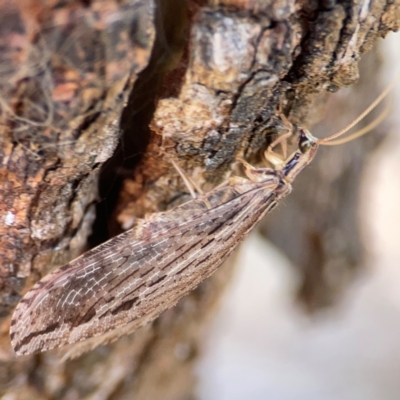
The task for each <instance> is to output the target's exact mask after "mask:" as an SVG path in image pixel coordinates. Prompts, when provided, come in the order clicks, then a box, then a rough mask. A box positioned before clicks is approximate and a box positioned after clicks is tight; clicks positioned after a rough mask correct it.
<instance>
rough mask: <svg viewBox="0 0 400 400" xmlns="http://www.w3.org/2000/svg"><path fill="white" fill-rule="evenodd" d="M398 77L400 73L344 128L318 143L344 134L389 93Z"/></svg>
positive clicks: (322, 143)
mask: <svg viewBox="0 0 400 400" xmlns="http://www.w3.org/2000/svg"><path fill="white" fill-rule="evenodd" d="M399 78H400V75H398V76H397V78H396V79H394V80H393V81H392V83H391V84H390V85H389V86H388V87H387V88H386V89H385V90H384V91H383V92H382V93H381V94H380V95H379V96H378V97H377V98H376V99H375V101H374V102H373V103H372V104H371V105H370V106H369V107H368V108H367V109H366V110H365V111H364V112H362V113H361V114H360V115H359V116H358V117H357V118H356V119H355V120H354V121H353V122H352V123H350V124H349V125H347V126H346V127H345V128H343V129H342V130H340V131H339V132H337V133H334V134H333V135H330V136H328V137H326V138H323V139H320V140H318V143H319V144H321V145H328V144H327V142H330V141H331V140H332V139H336V138H337V137H339V136H342V135H344V134H345V133H346V132H348V131H349V130H350V129H351V128H352V127H353V126H354V125H356V124H358V123H359V122H360V121H361V120H362V119H363V118H364V117H365V116H366V115H368V114H369V113H370V112H371V111H372V110H373V109H374V108H375V107H376V106H377V105H378V104H379V103H380V102H381V101H382V100H383V99H384V98H385V97H386V96H387V95H388V94H389V92H390V91H391V90H392V89H393V88H394V86H395V85H396V83H397V81H398V80H399ZM371 129H372V128H371ZM356 133H358V132H356ZM360 136H361V135H360Z"/></svg>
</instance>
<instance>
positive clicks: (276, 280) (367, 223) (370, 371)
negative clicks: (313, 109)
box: [198, 33, 400, 400]
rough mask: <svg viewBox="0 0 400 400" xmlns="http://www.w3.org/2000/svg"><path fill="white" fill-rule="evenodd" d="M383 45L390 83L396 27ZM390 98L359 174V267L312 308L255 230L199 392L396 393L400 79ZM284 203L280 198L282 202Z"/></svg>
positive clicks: (205, 395) (399, 366)
mask: <svg viewBox="0 0 400 400" xmlns="http://www.w3.org/2000/svg"><path fill="white" fill-rule="evenodd" d="M380 54H381V56H382V60H383V63H384V65H383V66H382V68H381V69H380V71H381V72H380V74H379V76H377V77H376V80H377V82H378V81H380V82H382V87H384V86H385V85H387V84H389V83H390V81H391V80H393V77H395V76H396V75H398V74H399V71H400V34H399V33H397V34H391V35H389V36H388V37H387V38H386V39H385V40H382V41H381V43H380ZM343 92H344V91H340V92H339V93H338V94H337V95H336V96H347V98H350V99H351V94H352V93H351V92H352V89H349V90H348V93H345V94H343ZM391 98H392V100H393V108H392V112H391V116H390V117H389V118H388V121H387V122H386V123H385V127H389V130H388V132H387V135H386V136H385V139H384V140H383V141H382V142H381V143H380V145H379V146H378V148H377V150H376V151H375V152H373V153H372V156H369V157H368V159H367V160H365V161H366V164H365V165H364V167H363V169H362V173H360V176H359V178H360V182H361V186H360V191H359V196H358V207H357V213H358V215H357V217H358V225H359V226H358V229H359V232H360V235H361V241H362V246H363V254H364V255H363V259H364V261H363V264H364V265H363V266H362V268H361V271H360V272H358V273H357V274H356V275H355V276H354V277H353V278H352V282H351V283H350V284H349V285H348V287H347V290H346V291H345V293H344V294H342V295H341V296H340V300H339V301H336V302H333V304H332V305H330V306H329V307H324V308H322V309H319V310H317V311H315V310H314V311H313V312H311V313H309V312H306V311H305V310H304V308H303V307H302V306H301V305H300V304H299V302H297V301H296V300H295V299H296V296H297V291H298V287H299V284H300V282H299V274H297V273H296V267H295V266H293V264H292V262H291V261H290V260H289V259H288V258H287V257H286V256H285V254H284V253H283V252H280V251H279V250H278V249H277V248H276V247H274V246H273V245H272V244H270V243H268V242H267V241H266V240H265V239H263V238H261V236H259V234H257V233H254V234H252V236H251V237H250V238H249V239H248V240H247V241H246V242H245V244H244V245H243V246H242V249H241V253H240V260H239V262H238V266H237V270H236V273H235V276H234V278H233V281H232V284H231V286H230V288H229V289H228V290H227V291H226V293H225V296H224V299H223V301H222V305H221V307H220V309H219V311H218V312H217V314H216V316H215V318H214V320H213V322H212V329H211V330H210V332H209V334H208V336H207V338H206V342H205V345H204V347H205V351H204V354H203V357H202V360H201V362H200V365H199V367H198V377H199V389H198V390H199V398H200V399H201V400H214V399H215V400H217V399H218V400H225V399H230V400H236V399H245V398H248V399H252V400H258V399H267V398H268V399H279V400H292V399H293V400H294V399H296V400H301V399H308V400H314V399H318V400H333V399H339V398H340V399H342V400H355V399H364V400H369V399H371V400H372V399H385V400H391V399H393V400H394V399H398V398H399V391H400V379H399V376H400V290H399V285H400V178H399V171H400V140H399V139H400V137H399V135H400V84H398V85H397V86H396V88H395V89H394V90H393V92H392V95H391ZM341 128H342V126H332V127H331V129H330V130H329V132H326V134H329V133H332V132H335V131H337V130H339V129H341ZM312 131H313V132H314V133H315V130H312ZM315 134H316V135H318V133H315ZM373 134H374V133H371V135H373ZM344 146H346V145H344ZM338 149H339V147H338ZM330 150H333V149H331V148H328V149H324V154H326V153H328V152H329V151H330ZM336 151H337V150H336ZM339 151H340V150H339ZM295 190H296V185H295ZM288 207H289V205H288V202H284V203H283V204H282V205H281V206H280V210H281V209H284V211H285V210H286V211H287V208H288Z"/></svg>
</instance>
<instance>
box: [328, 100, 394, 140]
mask: <svg viewBox="0 0 400 400" xmlns="http://www.w3.org/2000/svg"><path fill="white" fill-rule="evenodd" d="M391 109H392V107H391V105H389V106H387V107H386V108H385V109H384V110H383V111H382V112H381V113H380V114H379V115H378V117H377V118H375V119H374V120H373V121H372V122H370V123H369V124H368V125H367V126H365V127H364V128H362V129H360V130H358V131H356V132H354V133H352V134H351V135H350V136H347V137H345V138H342V139H338V140H330V141H329V142H323V143H320V144H321V145H323V146H337V145H339V144H344V143H347V142H351V141H352V140H354V139H357V138H359V137H360V136H363V135H365V134H366V133H368V132H370V131H372V129H374V128H375V127H376V126H378V125H379V124H380V123H381V122H382V121H383V120H384V119H385V118H386V117H387V116H388V115H389V113H390V111H391Z"/></svg>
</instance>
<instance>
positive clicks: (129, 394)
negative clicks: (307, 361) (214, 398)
mask: <svg viewBox="0 0 400 400" xmlns="http://www.w3.org/2000/svg"><path fill="white" fill-rule="evenodd" d="M0 7H1V13H0V16H1V17H0V18H1V21H0V27H1V30H0V41H1V45H2V52H1V59H0V63H1V69H0V71H1V72H0V74H1V75H0V88H1V89H0V90H1V97H0V106H1V119H2V121H1V135H0V149H1V150H0V151H1V153H0V156H1V182H0V188H1V190H0V196H1V201H0V210H1V213H0V241H1V243H0V278H1V284H0V290H1V298H0V311H1V316H2V317H3V320H2V325H1V342H0V357H1V360H2V361H1V366H0V368H1V369H0V385H1V393H2V394H4V393H7V394H8V395H9V396H11V397H10V398H15V399H32V398H35V399H48V398H58V399H94V398H102V399H106V398H113V399H128V398H129V399H132V398H136V399H152V400H155V399H163V400H165V399H189V398H192V397H193V390H194V389H193V388H194V383H195V380H194V378H193V373H192V368H193V365H194V362H195V360H196V354H197V351H198V347H199V342H200V338H201V336H202V332H203V328H204V326H205V322H206V320H207V316H208V315H209V314H210V312H211V311H212V308H213V305H215V304H216V301H217V300H218V297H219V295H220V293H221V291H222V288H223V287H224V285H225V284H226V281H227V280H228V278H229V275H230V273H231V268H229V265H226V266H224V267H223V268H221V269H220V271H218V273H217V274H215V276H213V277H212V278H211V279H209V280H208V281H207V282H204V284H202V285H201V286H200V287H199V288H198V289H197V290H196V291H195V292H194V293H193V294H191V295H190V296H188V297H187V298H185V299H183V300H182V301H181V302H180V303H179V305H178V306H177V307H175V308H174V309H172V310H170V311H168V312H166V313H164V315H163V316H162V317H161V318H159V319H158V320H157V321H156V322H155V323H154V324H152V325H151V326H147V327H145V328H144V329H142V330H140V331H139V332H137V333H136V334H134V335H131V336H129V337H124V338H122V339H121V340H119V341H118V342H116V343H114V344H112V345H109V346H106V347H101V348H98V349H97V350H96V351H93V352H91V353H90V354H87V355H84V356H82V357H80V358H79V359H76V360H73V361H68V362H64V363H59V362H58V355H57V354H56V353H48V354H42V355H37V356H33V357H26V358H20V359H16V358H15V357H14V355H13V352H12V350H11V347H10V342H9V338H8V327H9V317H10V314H11V312H12V310H13V308H14V306H15V305H16V303H17V302H18V300H19V299H20V296H21V295H22V294H23V293H25V292H26V291H27V290H28V289H29V287H31V286H32V284H33V283H34V282H36V281H37V280H38V279H40V277H41V276H43V275H45V274H46V273H48V272H49V271H50V270H52V269H53V268H55V267H57V266H60V265H62V264H63V263H65V262H66V261H67V260H69V259H71V258H74V257H75V256H76V255H77V254H79V253H81V252H82V251H83V250H84V249H85V247H86V245H87V243H88V236H89V234H90V232H91V228H92V225H93V221H94V218H95V203H96V200H97V199H98V198H100V199H101V200H102V202H101V203H100V206H99V207H98V209H97V220H96V223H95V225H94V229H93V231H94V234H93V235H92V237H91V239H90V243H91V245H93V244H95V243H98V242H99V241H102V240H105V239H106V238H107V237H108V236H109V235H113V234H116V233H118V232H119V231H120V230H121V229H125V228H127V227H129V225H130V224H131V223H132V219H133V218H137V217H142V216H143V215H144V214H145V213H148V212H154V211H158V210H164V209H166V208H169V207H173V206H174V205H175V204H177V203H178V202H181V201H183V200H185V199H186V195H185V193H186V190H185V188H184V185H183V183H182V182H181V180H180V179H179V178H178V176H177V175H176V173H175V172H174V170H173V169H172V167H171V165H170V164H169V163H168V162H167V161H166V160H165V157H163V155H162V153H161V152H160V146H161V145H164V147H165V148H166V150H165V151H166V152H169V153H170V154H173V155H174V156H175V157H176V158H177V159H178V160H179V162H180V164H181V165H182V166H183V167H184V169H185V170H186V171H187V174H188V175H190V176H191V177H193V179H194V180H196V182H197V183H198V184H200V185H201V186H202V188H203V190H208V189H209V188H211V187H214V186H215V185H216V184H218V183H220V182H221V181H223V180H224V179H226V177H227V176H229V174H230V173H231V170H232V165H233V163H234V161H235V158H236V157H237V156H238V155H242V156H245V157H246V158H247V159H249V160H250V161H251V162H257V161H258V160H259V159H260V153H261V150H262V149H264V148H265V146H266V145H267V144H268V142H269V141H270V139H271V136H270V135H267V133H269V132H272V131H277V130H279V127H280V124H279V121H278V120H277V119H276V117H275V115H276V110H277V107H278V105H279V104H281V105H283V110H284V112H285V113H286V114H287V115H288V116H289V118H290V120H291V121H292V122H293V123H305V122H306V121H307V120H308V121H309V119H307V118H308V116H309V115H310V111H312V113H311V114H312V115H311V119H312V120H313V121H315V120H316V119H317V118H318V115H319V111H318V110H319V108H318V107H317V105H318V104H323V101H321V98H325V97H327V96H326V92H327V91H337V90H338V89H340V88H341V87H344V86H346V85H349V84H351V83H354V82H355V81H356V80H357V78H358V67H357V65H358V61H359V58H360V56H361V54H362V53H364V52H366V51H367V50H369V49H370V48H371V47H372V45H373V44H374V42H375V40H376V38H377V37H379V36H384V35H385V34H386V33H387V32H388V31H390V30H396V29H398V25H399V21H400V4H399V1H398V0H396V1H394V2H393V1H378V0H377V1H373V2H367V3H365V4H364V3H362V4H359V3H358V2H355V1H347V2H341V4H336V2H334V1H331V2H323V1H321V2H317V1H315V2H309V1H306V2H296V3H295V2H294V1H290V0H281V1H279V0H277V1H268V2H267V1H261V0H259V1H256V0H254V1H244V0H242V1H239V0H230V1H213V2H211V1H210V2H209V3H208V4H207V3H206V2H202V1H197V2H196V1H192V2H191V1H188V2H187V3H184V2H182V1H178V0H175V1H172V0H170V1H164V2H160V3H158V4H154V3H153V2H152V1H150V0H143V1H138V0H130V1H129V0H126V1H112V0H106V1H96V0H93V1H83V0H82V1H70V2H68V3H66V2H59V3H58V2H57V1H53V2H39V1H38V2H35V1H32V2H28V1H22V2H17V1H15V2H14V3H13V2H9V1H8V2H7V1H3V2H0ZM307 125H308V124H307ZM332 130H335V129H332ZM118 143H119V145H118ZM117 145H118V147H117ZM370 147H371V146H367V147H365V148H364V147H363V146H361V145H360V144H359V143H357V144H354V145H353V146H352V147H349V148H350V149H352V150H350V153H349V154H348V155H346V156H340V158H341V159H343V160H344V162H345V165H346V168H345V167H340V168H342V169H340V170H339V172H337V176H341V177H342V176H343V177H344V176H345V172H346V176H350V178H349V177H347V178H343V177H342V178H341V179H343V180H344V181H341V180H338V181H337V182H336V181H335V185H332V183H331V182H332V181H333V178H332V177H331V176H329V174H327V173H326V171H325V173H324V172H323V168H319V167H317V166H314V169H313V170H314V172H316V171H317V172H316V173H317V174H318V175H319V177H320V178H319V179H320V180H319V181H318V184H319V183H320V182H321V184H322V182H324V184H326V185H327V187H329V188H330V190H331V193H332V194H335V196H337V198H339V197H340V196H341V193H342V191H343V189H342V187H343V185H344V184H346V182H347V184H348V185H349V186H352V182H353V181H354V175H355V174H357V172H354V171H357V170H359V168H360V163H359V161H357V160H359V159H360V158H361V155H362V154H364V153H365V151H368V149H369V148H370ZM366 149H367V150H366ZM326 153H328V152H326ZM324 156H325V154H324ZM110 157H112V158H111V159H110ZM331 157H332V159H331V161H330V163H329V164H326V165H334V166H337V165H339V164H338V162H337V158H336V157H338V156H334V155H332V156H331ZM321 159H322V157H321ZM349 159H351V161H349ZM107 160H108V162H107V163H106V164H105V162H106V161H107ZM324 162H325V159H324ZM338 168H339V167H338ZM100 171H101V175H100ZM320 171H322V172H320ZM347 171H353V172H352V173H350V175H347ZM329 172H331V169H329ZM327 175H328V177H327ZM99 177H100V181H99ZM311 179H314V178H308V180H311ZM308 180H307V178H304V179H303V184H304V187H305V189H304V191H306V192H307V193H309V196H308V197H307V207H303V203H301V202H302V201H304V200H300V199H297V197H295V198H294V199H293V201H295V203H296V204H295V206H296V205H297V208H294V209H293V210H292V211H290V210H289V206H286V207H284V208H283V207H282V208H281V210H280V214H278V213H277V214H275V218H276V219H278V218H279V221H278V222H276V221H275V222H274V221H272V222H271V221H270V222H269V224H268V226H269V227H270V229H271V231H273V232H274V235H275V237H276V238H278V237H279V236H280V237H282V234H281V235H279V234H278V233H279V232H282V231H283V228H282V231H280V230H279V229H280V226H281V225H285V224H286V225H287V222H288V221H292V215H291V213H296V215H297V214H301V215H302V218H303V211H304V218H305V219H306V220H307V221H309V220H310V219H312V218H314V216H315V212H314V210H318V212H321V213H323V214H321V215H322V216H320V217H318V218H315V220H316V222H313V224H315V226H312V227H311V228H307V229H304V230H305V231H306V232H307V234H306V236H302V239H301V240H304V241H306V242H307V244H306V247H307V249H308V251H307V253H306V254H305V255H301V256H299V254H300V251H299V250H297V253H296V251H293V252H292V253H290V251H289V250H290V249H287V250H288V254H291V255H292V257H294V258H296V257H300V258H301V260H302V261H301V264H302V265H303V269H304V266H305V265H310V261H309V260H310V259H311V258H313V259H315V260H316V261H313V263H314V264H313V265H321V259H322V258H324V259H325V258H326V259H327V260H329V259H330V257H331V256H332V251H331V250H330V252H328V251H327V245H326V243H327V242H325V240H328V239H325V236H326V237H329V232H331V231H332V229H331V230H329V229H326V225H327V224H328V222H329V221H330V220H331V218H330V219H328V220H327V221H328V222H326V220H325V215H327V213H330V212H332V213H333V211H332V210H333V209H334V206H335V204H338V200H336V201H335V202H325V203H324V202H323V199H322V200H321V199H319V200H314V198H315V196H313V195H312V192H310V189H309V186H308V185H307V182H308ZM343 182H344V183H343ZM330 185H332V187H331V186H330ZM298 186H300V185H298ZM98 187H99V192H98ZM352 190H353V188H352V187H351V188H350V189H349V190H348V191H347V192H346V193H350V192H352ZM300 192H301V191H300V190H298V194H299V196H300ZM98 193H100V196H98ZM321 193H324V192H321ZM349 196H352V195H351V194H349ZM345 201H346V202H347V200H345ZM351 201H353V200H351ZM321 202H322V204H323V205H324V206H321ZM328 203H332V204H333V206H332V204H328ZM114 206H115V207H114ZM300 207H301V209H300V210H299V208H300ZM308 210H311V211H308ZM335 212H337V211H335ZM311 215H312V217H311ZM109 216H110V217H111V218H108V217H109ZM340 218H342V219H343V218H346V217H345V216H342V217H340ZM104 221H111V223H109V224H108V225H107V224H104ZM282 221H285V223H283V222H282ZM348 223H349V224H350V223H351V221H350V220H349V221H348ZM299 224H300V225H301V223H299ZM335 224H336V225H337V224H338V222H337V221H334V223H333V224H332V226H336V225H335ZM300 225H299V226H300ZM302 226H303V227H304V226H307V225H304V224H303V225H302ZM302 229H303V228H301V229H299V231H300V230H302ZM293 231H294V229H293V228H292V229H288V230H286V231H285V235H288V234H289V233H291V232H293ZM321 232H322V233H321ZM343 232H344V233H343V234H342V235H343V236H345V238H347V235H349V232H350V234H351V235H352V237H351V240H349V241H350V242H351V243H352V244H351V245H349V246H348V248H343V247H340V246H339V245H337V246H336V247H335V246H333V248H334V249H339V250H333V251H334V252H336V253H335V254H334V256H335V257H336V256H337V254H338V252H339V253H341V254H345V256H344V258H346V259H348V260H350V261H349V262H348V263H347V264H346V265H350V264H355V263H356V262H357V259H358V257H359V251H358V250H357V248H358V246H357V240H356V239H355V237H357V236H355V237H354V234H353V233H352V230H351V229H349V230H346V231H343ZM322 236H324V239H323V240H322V239H321V237H322ZM276 240H278V239H276ZM285 240H286V241H287V243H289V242H290V240H292V239H290V240H289V239H285ZM293 240H295V239H293ZM281 241H282V240H281ZM353 243H355V245H354V247H352V246H353ZM288 247H290V248H292V246H288ZM303 247H304V246H303V245H302V244H301V243H300V244H299V245H298V246H297V247H295V248H296V249H301V248H303ZM345 247H346V246H345ZM349 249H350V250H349ZM354 249H356V250H354ZM347 254H349V255H348V256H347ZM342 258H343V257H342ZM333 260H334V261H333V263H334V264H337V262H338V261H337V258H334V259H333ZM326 262H329V261H326ZM326 262H325V261H324V263H325V264H326ZM325 264H324V265H325ZM313 270H314V271H318V268H317V267H315V268H313ZM322 275H323V274H321V273H320V274H319V275H318V274H317V275H315V274H314V273H310V272H309V271H305V276H317V277H319V278H318V279H314V280H313V279H311V280H308V281H305V282H307V284H305V287H307V290H305V291H304V293H305V298H307V299H309V300H310V301H309V302H308V304H312V305H313V306H315V305H319V304H321V301H322V302H324V301H325V295H320V294H319V293H320V292H318V290H316V289H317V288H318V287H319V286H318V285H320V281H321V276H322ZM325 287H327V288H330V285H329V284H328V285H325ZM307 293H311V294H310V295H308V294H307ZM315 293H317V294H315ZM328 297H329V296H328ZM321 299H322V300H321ZM96 396H98V397H96Z"/></svg>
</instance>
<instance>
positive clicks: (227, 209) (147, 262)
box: [10, 184, 277, 355]
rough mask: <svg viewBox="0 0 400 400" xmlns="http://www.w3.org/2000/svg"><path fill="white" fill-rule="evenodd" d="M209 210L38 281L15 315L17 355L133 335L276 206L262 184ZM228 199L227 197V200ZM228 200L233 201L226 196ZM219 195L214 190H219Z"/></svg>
mask: <svg viewBox="0 0 400 400" xmlns="http://www.w3.org/2000/svg"><path fill="white" fill-rule="evenodd" d="M224 190H225V191H226V192H227V193H228V192H229V191H230V192H229V193H228V194H229V195H230V199H229V200H228V201H225V202H223V203H222V204H220V205H218V206H215V207H213V208H211V209H206V208H205V204H204V202H203V201H201V200H192V201H191V202H189V203H186V205H184V206H181V207H178V208H177V209H174V210H172V211H169V212H165V213H159V214H153V215H152V216H151V221H149V222H143V223H140V224H139V225H138V226H137V227H136V228H134V229H132V230H130V231H127V232H125V233H123V234H121V235H119V236H117V237H115V238H113V239H111V240H109V241H108V242H106V243H104V244H103V245H100V246H99V247H97V248H95V249H93V250H91V251H89V252H87V253H85V254H84V255H82V256H81V257H79V258H77V259H76V260H74V261H72V262H71V263H69V264H67V265H65V266H64V267H62V268H60V269H58V270H56V271H54V272H53V273H51V274H49V275H48V276H46V277H45V278H43V279H42V280H41V281H39V282H38V283H37V284H36V285H35V286H34V287H33V288H32V289H31V290H30V291H29V292H28V293H27V294H26V296H25V297H24V298H23V299H22V300H21V302H20V303H19V305H18V306H17V308H16V311H15V313H14V316H13V319H12V324H11V329H10V335H11V341H12V345H13V347H14V349H15V351H16V353H17V354H20V355H21V354H30V353H35V352H39V351H46V350H50V349H53V348H57V347H61V346H64V345H67V344H71V343H75V342H77V341H81V340H85V339H88V338H92V337H95V336H99V335H104V334H105V333H107V332H109V331H110V330H115V329H117V328H120V327H123V326H124V325H126V324H130V326H132V329H130V330H131V331H132V330H134V329H136V328H137V327H139V326H141V325H143V324H144V323H145V322H147V321H148V320H149V319H154V318H155V317H157V316H158V315H159V314H160V313H161V312H162V311H164V310H165V309H167V308H170V307H171V306H173V305H175V304H176V302H177V301H178V300H179V299H180V298H181V297H183V296H184V294H186V293H187V292H189V291H190V290H192V289H193V288H195V287H196V286H197V285H198V284H199V283H200V282H201V281H202V280H203V279H205V278H206V277H208V276H209V275H210V274H211V273H212V272H213V271H214V270H215V269H216V268H217V267H218V266H219V265H220V264H221V263H222V262H223V261H224V260H225V259H226V258H227V256H228V255H229V254H230V253H231V252H232V250H233V249H234V248H235V247H236V246H237V245H238V244H239V243H240V242H241V240H242V238H243V237H244V236H245V235H246V234H247V233H248V232H249V231H250V230H251V228H252V227H253V226H254V225H255V223H256V222H257V221H258V220H259V219H260V218H261V217H262V215H264V214H265V213H266V212H267V211H268V210H269V209H270V208H271V207H273V206H274V205H275V204H276V197H277V196H276V193H275V192H274V191H273V190H271V189H270V188H268V187H267V188H266V187H265V186H264V187H261V185H260V184H258V185H256V187H255V188H254V189H252V190H249V191H247V192H246V193H243V194H238V193H236V194H235V195H233V196H232V188H226V189H220V190H219V191H220V192H218V196H219V197H218V196H216V197H217V198H221V199H222V198H224ZM225 197H226V196H225ZM228 197H229V196H228ZM214 198H215V193H214Z"/></svg>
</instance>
